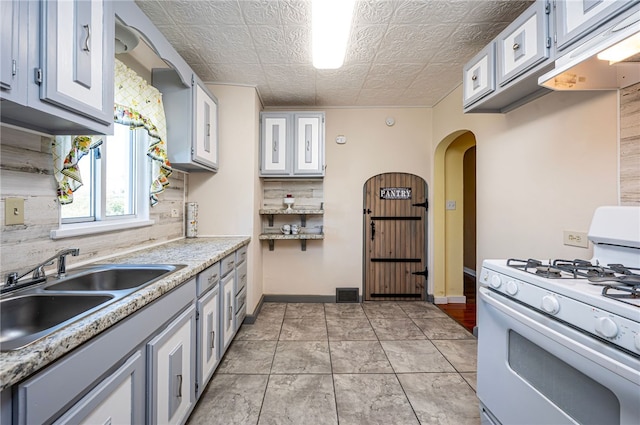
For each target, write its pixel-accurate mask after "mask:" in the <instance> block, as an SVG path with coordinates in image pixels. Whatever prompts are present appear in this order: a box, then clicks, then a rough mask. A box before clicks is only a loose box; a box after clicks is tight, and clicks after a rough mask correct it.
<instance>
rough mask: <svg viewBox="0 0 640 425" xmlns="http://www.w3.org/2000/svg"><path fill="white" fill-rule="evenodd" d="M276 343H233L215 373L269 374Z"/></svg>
mask: <svg viewBox="0 0 640 425" xmlns="http://www.w3.org/2000/svg"><path fill="white" fill-rule="evenodd" d="M275 352H276V341H233V343H231V345H230V346H229V348H228V349H227V352H226V353H225V355H224V357H223V359H222V362H221V363H220V366H218V370H217V373H247V374H269V372H270V371H271V363H273V356H274V354H275Z"/></svg>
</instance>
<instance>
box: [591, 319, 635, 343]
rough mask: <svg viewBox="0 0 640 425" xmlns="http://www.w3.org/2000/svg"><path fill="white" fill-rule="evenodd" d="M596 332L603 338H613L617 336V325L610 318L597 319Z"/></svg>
mask: <svg viewBox="0 0 640 425" xmlns="http://www.w3.org/2000/svg"><path fill="white" fill-rule="evenodd" d="M596 332H598V333H599V334H600V335H602V336H603V337H605V338H613V337H615V336H616V335H618V325H616V322H614V321H613V319H611V318H610V317H599V318H598V319H596ZM636 342H637V341H636Z"/></svg>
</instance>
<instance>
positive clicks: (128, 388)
mask: <svg viewBox="0 0 640 425" xmlns="http://www.w3.org/2000/svg"><path fill="white" fill-rule="evenodd" d="M143 394H144V357H143V356H142V353H141V352H140V351H136V353H135V354H134V355H132V356H131V357H130V358H129V360H127V361H126V363H125V364H124V365H122V366H121V367H120V368H119V369H118V370H117V371H115V372H114V373H113V374H111V375H110V376H109V377H107V378H105V379H104V380H103V381H102V382H101V383H100V384H98V385H97V386H96V387H95V388H94V389H93V390H92V391H91V392H90V393H89V394H87V395H86V396H85V397H83V398H82V400H80V401H79V402H78V403H76V404H75V405H74V406H73V407H72V408H71V409H69V410H68V411H67V413H65V414H64V415H63V416H62V417H60V418H59V419H58V420H57V421H55V422H54V424H87V425H89V424H123V425H124V424H132V425H133V424H140V423H142V422H144V397H143Z"/></svg>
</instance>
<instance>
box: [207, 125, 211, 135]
mask: <svg viewBox="0 0 640 425" xmlns="http://www.w3.org/2000/svg"><path fill="white" fill-rule="evenodd" d="M209 136H211V124H207V137H209Z"/></svg>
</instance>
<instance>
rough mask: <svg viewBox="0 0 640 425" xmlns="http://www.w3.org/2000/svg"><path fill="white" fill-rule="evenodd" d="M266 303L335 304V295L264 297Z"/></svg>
mask: <svg viewBox="0 0 640 425" xmlns="http://www.w3.org/2000/svg"><path fill="white" fill-rule="evenodd" d="M263 300H264V302H266V303H335V302H336V297H335V295H263Z"/></svg>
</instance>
